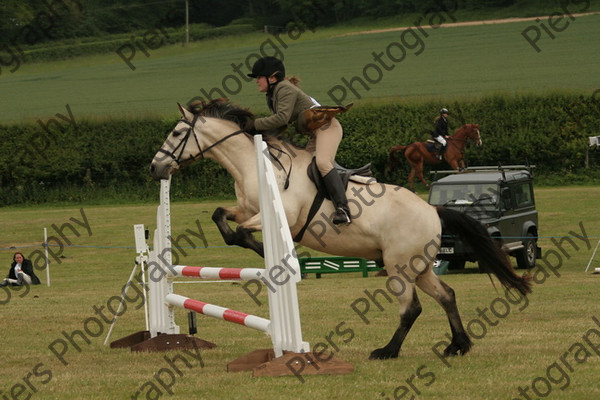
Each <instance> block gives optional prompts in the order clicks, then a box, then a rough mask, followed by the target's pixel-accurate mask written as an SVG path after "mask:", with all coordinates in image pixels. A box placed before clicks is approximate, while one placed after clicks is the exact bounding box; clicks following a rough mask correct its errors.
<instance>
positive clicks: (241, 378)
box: [0, 187, 600, 400]
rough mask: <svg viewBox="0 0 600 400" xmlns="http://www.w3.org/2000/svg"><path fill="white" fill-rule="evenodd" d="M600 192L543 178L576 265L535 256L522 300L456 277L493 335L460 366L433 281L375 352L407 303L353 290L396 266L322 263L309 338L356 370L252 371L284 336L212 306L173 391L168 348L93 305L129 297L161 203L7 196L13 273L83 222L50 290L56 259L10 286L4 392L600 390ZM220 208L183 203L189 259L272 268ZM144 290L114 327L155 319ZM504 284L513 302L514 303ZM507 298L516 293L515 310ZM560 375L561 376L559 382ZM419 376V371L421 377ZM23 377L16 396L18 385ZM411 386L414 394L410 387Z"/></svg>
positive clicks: (470, 393)
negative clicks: (328, 266)
mask: <svg viewBox="0 0 600 400" xmlns="http://www.w3.org/2000/svg"><path fill="white" fill-rule="evenodd" d="M599 195H600V188H597V187H570V188H553V189H548V188H541V189H537V191H536V197H537V202H538V210H539V212H540V236H542V239H541V241H540V244H541V247H542V248H543V251H544V253H545V254H547V256H545V258H544V259H545V261H541V262H539V263H538V267H540V266H541V267H542V268H543V270H546V271H548V266H547V264H546V262H547V263H549V264H550V265H554V266H556V265H559V264H560V263H559V259H560V262H561V263H562V265H561V267H560V269H558V270H557V274H558V275H560V276H556V275H555V274H553V273H551V272H549V274H548V276H547V277H544V276H543V275H542V274H541V272H542V269H538V270H535V271H537V272H536V277H537V280H538V284H536V285H535V287H534V291H533V294H532V295H530V296H529V297H528V300H527V302H526V301H525V300H523V299H521V300H520V301H517V300H518V299H511V300H510V301H512V303H509V302H508V299H507V298H505V297H504V293H503V292H502V291H500V292H496V291H494V288H493V286H492V284H491V283H490V281H489V279H488V277H487V276H486V275H481V274H453V275H446V276H444V277H443V279H444V281H446V282H447V283H448V284H449V285H451V286H452V287H453V288H454V289H455V291H456V293H457V301H458V305H459V309H460V310H461V313H462V317H463V322H464V324H465V326H466V327H467V329H471V331H472V332H473V334H474V335H475V336H476V337H479V339H476V338H474V342H475V346H474V347H473V349H472V351H471V352H470V353H469V354H468V355H466V356H464V357H458V358H453V359H450V360H448V362H449V364H450V367H448V366H446V364H445V363H444V362H443V361H441V360H440V358H438V357H437V356H436V355H435V353H434V352H433V351H432V347H433V346H434V345H435V344H436V343H438V342H439V341H441V340H444V339H445V334H446V333H447V332H449V329H448V324H447V321H446V317H445V314H444V313H443V311H442V310H441V308H440V307H439V306H438V305H437V304H435V303H434V301H433V300H432V299H431V298H429V297H427V296H425V295H424V294H422V293H421V296H420V298H421V302H422V304H423V313H422V314H421V316H420V318H419V319H418V320H417V322H416V324H415V326H414V328H413V330H412V331H411V333H410V334H409V336H408V338H407V340H406V342H405V345H404V348H403V350H402V352H401V355H400V357H399V358H398V359H397V360H389V361H369V360H367V358H368V355H369V353H370V351H371V350H373V349H374V348H376V347H379V346H381V345H382V344H384V343H387V341H388V340H389V338H390V336H391V334H392V332H393V330H394V329H395V328H396V326H397V323H398V316H397V306H396V305H395V304H392V303H388V302H387V301H386V300H385V298H384V297H383V296H381V295H379V296H378V297H377V298H378V299H379V301H380V303H381V306H382V308H383V311H379V310H378V309H377V307H376V306H375V305H374V304H372V306H371V311H370V312H369V313H368V314H367V318H368V319H369V324H366V323H364V322H363V321H362V320H361V318H359V317H358V315H357V314H356V313H355V312H354V311H353V310H352V308H351V304H352V302H353V301H355V300H356V299H358V298H360V297H364V296H365V290H368V291H369V292H371V293H372V292H373V291H374V290H376V289H380V288H384V287H385V285H384V282H385V281H384V279H385V278H377V277H369V278H361V277H360V275H359V274H344V275H327V276H325V277H324V278H323V279H320V280H317V279H315V278H314V276H310V277H309V278H308V279H305V280H303V281H302V282H301V283H300V285H299V299H300V306H301V315H302V323H303V335H304V339H305V340H307V341H309V342H310V343H311V345H312V346H314V345H316V344H317V343H325V344H326V343H327V338H328V337H329V338H330V339H329V340H330V341H331V342H333V343H334V344H335V346H337V350H335V351H334V352H335V355H336V356H337V357H339V358H341V359H343V360H346V361H349V362H351V363H353V364H354V366H355V372H354V373H352V374H350V375H340V376H308V377H306V382H305V383H300V381H298V380H297V379H296V378H294V377H283V378H251V377H250V374H249V373H246V372H241V373H227V372H225V371H226V370H225V368H226V364H227V363H228V362H230V361H232V360H234V359H236V358H237V357H239V356H241V355H244V354H246V353H248V352H250V351H252V350H255V349H259V348H268V347H269V346H270V341H269V339H268V338H267V337H265V336H264V335H263V334H262V333H259V332H257V331H253V330H249V329H245V328H243V327H239V326H237V325H233V324H227V323H224V322H222V321H218V320H214V319H212V318H207V317H203V316H198V326H199V331H200V333H199V334H198V336H199V337H202V338H204V339H206V340H209V341H213V342H215V343H217V345H218V347H217V348H216V349H213V350H206V351H202V352H201V353H200V354H201V360H202V364H200V362H199V361H193V359H192V358H191V357H190V356H186V359H187V360H188V362H189V366H186V364H184V363H183V361H181V359H180V361H178V363H177V364H176V365H178V367H179V369H180V371H181V375H179V374H175V373H174V372H173V373H174V374H175V381H174V382H173V386H172V387H171V388H170V389H169V390H170V391H171V392H172V393H173V395H172V396H171V395H168V393H167V391H166V389H165V387H163V386H160V384H159V383H158V381H157V380H156V378H155V375H156V374H158V373H159V371H161V369H162V371H163V372H162V375H160V374H159V375H158V376H159V377H162V379H163V381H164V382H165V383H169V381H170V380H169V378H168V374H167V373H166V372H165V369H164V368H171V367H170V366H169V364H168V363H167V361H166V360H165V358H164V356H165V354H160V353H146V354H131V353H130V352H129V351H127V350H111V349H109V348H108V347H105V346H103V345H102V343H103V341H104V337H105V336H106V333H107V329H108V325H107V324H101V325H96V324H93V323H90V322H89V321H90V318H91V317H98V319H99V316H98V315H97V314H96V312H95V311H94V308H93V307H94V306H96V307H97V308H100V309H104V312H105V313H106V314H105V315H109V314H108V311H107V308H106V307H107V306H108V304H109V303H110V307H111V308H112V309H113V310H114V309H115V307H116V299H114V298H113V300H110V299H111V298H112V297H113V296H118V295H119V291H120V290H121V288H122V287H123V285H124V284H125V282H126V280H127V277H128V276H129V274H130V272H131V269H132V268H133V262H134V257H135V251H134V249H133V248H132V247H133V246H134V240H133V229H132V225H133V224H135V223H143V224H145V225H146V226H147V227H149V228H152V229H153V228H154V227H155V221H154V218H155V206H154V205H136V206H133V205H132V206H119V207H110V206H102V207H98V206H94V207H87V206H83V208H82V210H83V211H81V209H80V207H79V206H75V205H73V206H69V207H38V208H30V207H27V208H6V209H4V210H3V212H2V222H3V232H4V234H3V235H2V241H1V242H0V248H1V250H0V258H1V259H2V260H3V261H2V273H4V272H5V270H7V268H8V264H9V260H10V259H11V256H12V254H13V252H14V251H15V250H14V249H9V247H11V246H23V245H36V247H30V248H24V249H20V250H22V251H23V252H24V253H25V254H26V255H27V254H30V253H31V252H33V251H35V250H37V249H40V247H39V243H40V242H41V241H42V237H43V236H42V229H43V227H47V228H48V232H49V235H51V236H52V235H55V236H56V230H55V228H53V227H52V226H53V224H54V225H56V226H58V227H60V226H62V225H63V224H64V223H66V222H69V221H71V224H72V225H73V227H74V228H75V229H76V231H77V232H75V231H72V230H70V229H69V228H65V229H64V230H63V233H64V235H65V237H66V239H64V238H62V239H60V241H61V242H62V243H63V244H66V243H67V241H68V242H69V243H71V246H69V247H65V248H64V249H63V250H61V249H60V247H54V248H51V249H52V250H53V251H54V252H55V253H56V257H57V259H58V260H59V261H60V262H54V263H53V264H51V272H52V276H51V283H52V285H51V287H50V288H48V287H46V285H45V272H43V271H42V272H40V273H39V274H38V275H39V276H40V278H41V279H42V283H43V284H42V285H40V286H34V287H32V289H31V292H30V293H28V294H27V295H25V296H23V297H22V298H20V297H19V295H21V294H22V292H14V291H13V292H11V296H12V297H11V298H10V299H8V298H7V294H6V292H5V291H3V290H2V291H0V301H1V302H2V304H1V305H0V313H1V315H2V321H3V322H2V324H3V325H2V326H3V332H2V348H3V350H2V355H3V359H2V361H3V368H2V369H1V370H0V395H2V396H4V397H3V398H19V399H25V398H31V399H61V400H65V399H82V398H85V399H103V400H104V399H125V398H127V399H129V398H135V397H134V396H135V395H136V392H139V397H138V398H155V399H157V398H163V397H162V396H161V395H164V396H165V397H167V396H168V398H172V399H190V398H195V399H212V398H227V399H264V398H268V399H271V398H273V399H274V398H277V399H296V398H303V397H310V398H314V399H367V398H371V399H395V398H411V396H412V395H417V391H418V398H423V399H508V398H519V391H518V390H519V387H520V386H521V387H523V388H524V387H528V388H529V389H528V390H529V392H528V393H529V394H530V395H531V394H532V389H531V386H532V384H535V388H536V390H538V391H539V392H540V393H546V392H548V391H549V394H548V395H550V394H551V396H552V397H551V398H556V399H570V400H572V399H582V400H584V399H585V400H587V399H591V398H597V397H599V396H600V388H599V387H598V385H597V382H598V380H597V373H598V370H599V367H600V355H599V354H597V352H598V350H595V351H594V350H593V349H591V348H590V346H589V345H588V344H586V343H585V342H584V341H583V339H582V336H583V335H584V334H586V332H588V331H589V330H590V329H592V328H594V327H595V328H597V329H598V330H599V331H600V327H598V326H595V322H594V321H593V320H592V317H593V316H595V317H596V318H600V310H599V308H598V302H597V299H596V294H597V286H598V279H600V278H599V276H597V275H591V274H589V273H588V274H585V273H584V269H585V266H586V265H587V262H588V260H589V259H590V256H591V253H592V250H593V247H594V246H595V244H596V242H597V241H598V240H599V239H600V230H599V229H598V227H599V226H600V216H598V214H597V213H591V212H590V210H593V209H595V205H596V199H597V198H598V196H599ZM216 206H217V203H203V204H193V203H174V204H172V219H173V234H174V235H178V234H180V233H183V232H184V231H185V230H186V229H191V230H193V231H195V232H198V229H197V227H196V221H198V222H199V223H200V225H201V227H202V230H203V234H204V237H205V238H206V241H207V244H208V246H210V247H209V248H207V249H200V248H198V249H187V251H188V252H189V254H188V256H187V257H185V258H183V259H182V263H185V264H191V265H209V266H230V267H240V266H242V267H261V266H262V260H261V259H260V258H258V257H257V256H255V255H254V253H252V252H250V251H248V250H243V249H238V248H222V247H218V246H222V245H223V242H222V239H221V238H220V237H219V234H218V232H217V230H216V228H215V226H214V225H213V224H212V221H211V220H210V215H211V213H212V210H213V209H214V208H215V207H216ZM84 215H85V218H87V221H88V222H87V226H88V228H89V231H88V230H86V229H85V228H83V227H82V226H80V225H78V224H76V223H74V222H73V220H70V219H71V218H74V219H76V220H79V221H83V216H84ZM580 223H581V224H583V229H584V230H585V234H586V235H587V236H588V238H589V239H588V240H589V244H586V243H585V241H584V240H582V239H577V238H576V236H574V235H573V233H575V234H577V235H579V236H581V235H582V228H581V225H580ZM399 228H400V227H399ZM77 234H79V236H77ZM563 236H570V237H572V240H573V243H575V245H576V246H577V249H575V248H574V247H573V246H572V245H570V244H567V243H566V242H562V248H563V249H564V251H565V253H562V252H561V250H560V248H558V247H557V245H556V243H558V241H559V240H560V238H561V237H563ZM552 238H554V239H552ZM553 240H554V241H555V242H556V243H553ZM195 244H196V245H197V246H200V245H201V242H200V241H195ZM552 252H554V254H555V255H554V256H553V255H552ZM557 254H558V257H557V256H556V255H557ZM63 256H64V258H61V257H63ZM51 257H52V256H51ZM594 265H595V266H596V267H600V258H598V256H597V259H596V262H595V264H594ZM177 292H179V293H181V294H183V295H188V296H190V297H192V298H197V299H200V300H204V301H210V302H213V303H215V304H220V305H223V306H228V307H231V308H233V309H238V310H242V311H246V312H250V313H254V314H257V315H261V316H268V310H267V307H266V296H261V298H262V299H263V300H265V303H264V304H265V305H263V306H260V307H259V306H257V305H256V304H255V303H254V302H253V301H252V300H250V299H249V298H248V295H247V294H246V293H245V292H244V290H243V288H242V286H241V285H239V284H230V283H217V284H197V285H192V284H189V285H179V286H177ZM263 294H264V293H263ZM130 296H131V298H132V299H133V300H132V301H131V302H130V303H126V304H128V308H127V310H126V311H125V313H124V314H123V315H121V316H120V318H119V319H118V321H117V324H116V327H115V329H114V331H113V335H112V338H115V339H116V338H118V337H121V336H124V335H126V334H128V333H131V332H133V331H137V330H142V329H143V327H144V322H143V313H142V310H141V309H139V310H136V309H135V307H139V306H141V302H140V301H139V297H138V298H137V300H136V298H135V297H134V296H135V295H134V294H133V293H132V294H130ZM497 298H502V299H506V300H503V301H502V302H501V301H500V300H497ZM501 303H502V304H508V305H509V307H510V311H508V310H507V309H506V308H503V306H502V305H501ZM490 307H495V309H496V310H497V312H498V313H500V314H503V315H505V316H504V317H503V318H496V317H494V316H493V315H492V314H490V312H489V311H488V312H487V316H488V318H489V321H490V323H487V322H482V321H484V319H483V318H482V317H481V315H480V314H479V311H478V309H481V310H483V309H486V308H487V309H489V308H490ZM185 317H186V316H185V313H184V312H182V311H180V312H178V313H177V318H178V323H179V324H180V326H181V327H182V330H185V329H186V327H187V323H186V319H185ZM86 321H88V322H87V323H86ZM476 321H480V322H476ZM342 323H343V324H344V325H341V326H342V328H343V329H351V330H352V332H353V335H350V334H349V333H343V334H336V333H335V332H336V327H338V325H339V324H342ZM86 326H87V327H88V329H89V330H90V332H91V333H93V334H94V335H95V336H96V337H92V336H91V335H87V334H86V337H87V338H88V339H89V341H90V343H89V344H88V343H86V342H85V341H84V339H83V338H81V337H79V336H75V337H74V339H73V340H74V343H75V344H70V343H69V342H68V341H67V340H66V338H65V336H64V334H67V335H72V334H73V332H74V331H76V330H81V331H82V332H84V334H85V327H86ZM63 331H64V334H63ZM339 331H340V330H339V329H338V332H339ZM331 332H334V333H331ZM590 332H591V331H590ZM589 338H590V340H591V341H592V342H593V343H595V345H596V346H598V343H600V337H598V336H595V335H594V334H590V336H589ZM61 340H62V343H63V344H64V345H65V346H66V348H64V347H63V344H61ZM577 343H579V345H578V344H577ZM75 346H77V347H75ZM582 346H583V347H582ZM50 347H53V348H54V349H55V350H56V351H58V352H63V351H64V355H63V358H64V361H65V363H66V365H65V364H63V363H62V362H60V361H59V360H58V359H57V357H56V356H55V354H53V353H52V352H51V350H50ZM78 349H79V350H78ZM329 349H330V350H331V349H332V347H329ZM583 349H585V350H583ZM586 352H587V353H586ZM192 354H193V353H192ZM327 354H328V353H327ZM176 355H181V354H180V353H168V354H167V356H169V357H175V356H176ZM196 357H198V356H196ZM561 358H562V359H564V360H565V362H566V363H568V365H569V366H570V367H571V368H570V369H569V368H567V367H566V366H565V364H563V361H561ZM554 363H557V364H554ZM559 368H562V371H563V372H562V373H561V369H559ZM172 371H174V370H172ZM545 381H547V382H549V385H550V386H549V387H547V386H546V385H545V383H544V382H545ZM407 382H411V384H412V387H411V384H409V383H407ZM153 385H154V386H153ZM153 388H154V389H153ZM11 390H12V391H13V397H10V393H11ZM405 391H406V392H407V393H408V394H406V396H405V397H402V394H403V393H404V392H405ZM15 393H17V394H15ZM18 393H20V394H18ZM29 396H30V397H29ZM521 398H524V397H521ZM532 398H534V397H532Z"/></svg>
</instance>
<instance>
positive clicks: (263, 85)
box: [256, 76, 269, 92]
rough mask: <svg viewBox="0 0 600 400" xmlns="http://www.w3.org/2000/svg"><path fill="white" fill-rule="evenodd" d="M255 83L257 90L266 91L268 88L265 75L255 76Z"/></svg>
mask: <svg viewBox="0 0 600 400" xmlns="http://www.w3.org/2000/svg"><path fill="white" fill-rule="evenodd" d="M256 84H257V85H258V91H259V92H266V91H267V90H268V89H269V84H268V82H267V77H266V76H259V77H258V78H256Z"/></svg>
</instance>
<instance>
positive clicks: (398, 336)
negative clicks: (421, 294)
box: [369, 291, 422, 360]
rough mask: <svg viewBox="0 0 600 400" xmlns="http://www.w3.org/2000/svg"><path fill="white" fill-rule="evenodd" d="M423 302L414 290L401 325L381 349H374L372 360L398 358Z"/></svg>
mask: <svg viewBox="0 0 600 400" xmlns="http://www.w3.org/2000/svg"><path fill="white" fill-rule="evenodd" d="M421 310H422V308H421V303H420V302H419V298H418V297H417V292H416V291H413V298H412V301H411V303H410V304H409V306H408V308H407V309H406V311H404V313H403V314H402V315H401V316H400V326H399V327H398V329H396V332H394V335H393V336H392V340H390V342H389V343H388V344H387V345H386V346H385V347H382V348H380V349H377V350H374V351H373V352H372V353H371V356H370V357H369V359H370V360H385V359H388V358H397V357H398V353H399V352H400V347H402V343H403V342H404V339H405V338H406V335H407V334H408V332H409V331H410V328H411V327H412V326H413V324H414V322H415V321H416V319H417V317H418V316H419V315H420V314H421Z"/></svg>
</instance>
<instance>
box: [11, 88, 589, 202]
mask: <svg viewBox="0 0 600 400" xmlns="http://www.w3.org/2000/svg"><path fill="white" fill-rule="evenodd" d="M440 106H441V105H440V104H439V103H436V102H432V101H412V102H395V103H387V104H380V105H363V106H358V107H355V108H353V109H352V110H351V111H349V112H348V113H346V114H343V115H341V117H340V121H341V122H342V125H343V126H344V132H345V133H344V140H343V141H342V144H341V146H340V149H339V152H338V161H339V162H340V164H342V165H345V166H348V167H356V166H360V165H362V164H364V163H367V162H371V163H372V164H373V168H374V171H375V174H376V176H377V177H378V179H380V180H383V181H388V182H390V181H391V182H395V183H403V182H405V177H406V172H407V169H406V165H402V166H401V168H399V169H398V170H396V171H392V173H391V174H388V175H385V166H386V163H387V157H388V151H389V148H390V147H391V146H393V145H395V144H407V143H410V142H413V141H417V140H418V141H420V140H425V139H427V137H428V136H429V132H430V131H431V129H432V126H433V119H434V117H435V116H436V113H437V110H438V109H439V108H440ZM443 106H446V107H448V108H449V109H450V110H451V112H453V115H452V116H451V117H450V126H451V129H452V130H454V129H456V128H458V127H459V126H460V125H461V124H462V123H463V122H464V123H478V124H480V130H481V135H482V140H483V146H482V147H475V146H474V145H473V144H470V145H469V146H468V147H467V154H466V155H467V163H468V164H469V165H497V163H498V162H502V163H503V164H505V165H506V164H520V163H524V162H525V161H526V160H529V162H531V163H533V164H536V165H537V167H538V171H540V172H542V173H546V174H563V173H565V172H569V171H577V170H581V169H582V167H583V165H584V159H585V152H586V149H587V143H588V139H587V138H588V136H596V135H599V134H600V132H599V130H598V127H599V126H600V102H598V101H597V100H594V99H593V98H591V97H583V96H574V95H561V94H556V95H550V96H545V97H539V96H530V95H523V96H516V97H503V96H489V97H484V98H481V99H477V100H471V101H466V102H460V103H454V104H443ZM175 122H176V118H175V117H173V118H167V119H158V118H157V119H145V120H127V119H126V120H103V121H102V120H101V121H98V120H81V121H78V122H77V125H76V126H72V125H68V124H66V123H63V124H62V125H60V126H59V125H58V124H49V125H48V129H47V130H44V129H42V128H41V126H40V125H39V124H35V123H31V124H22V125H0V205H8V204H17V203H24V202H34V203H36V202H43V201H47V200H48V199H50V200H71V201H72V200H81V196H83V195H82V193H87V195H89V196H92V197H93V196H94V193H99V192H103V193H106V192H107V191H108V192H111V193H113V194H114V196H115V197H119V196H120V193H123V192H127V193H137V194H135V195H134V196H139V197H142V198H143V197H145V196H149V197H152V198H153V197H155V194H156V186H155V183H154V182H152V181H151V179H150V177H149V175H148V166H149V163H150V161H151V159H152V157H153V156H154V154H155V153H156V150H157V149H158V148H159V146H160V145H161V144H162V142H163V141H164V139H165V138H166V135H167V133H168V132H169V130H170V129H172V127H173V126H174V125H175ZM173 192H174V196H176V197H177V198H198V197H204V198H206V197H215V196H228V195H232V194H233V185H232V179H231V177H229V175H228V174H227V172H226V171H225V170H224V169H222V168H221V167H220V166H218V165H217V164H215V163H214V162H212V161H209V160H203V161H201V162H198V163H196V164H195V165H193V166H190V167H188V168H186V169H184V170H183V171H182V172H181V173H180V174H179V176H178V177H177V179H175V180H174V187H173ZM73 193H79V194H76V195H73ZM50 194H53V195H50ZM73 196H75V197H73Z"/></svg>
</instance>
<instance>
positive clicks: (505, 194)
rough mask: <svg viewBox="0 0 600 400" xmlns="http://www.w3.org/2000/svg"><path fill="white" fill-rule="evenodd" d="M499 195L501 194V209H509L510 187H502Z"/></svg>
mask: <svg viewBox="0 0 600 400" xmlns="http://www.w3.org/2000/svg"><path fill="white" fill-rule="evenodd" d="M501 196H502V204H501V210H502V211H506V210H510V209H511V208H512V200H511V198H510V189H509V188H506V187H505V188H502V191H501Z"/></svg>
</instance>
